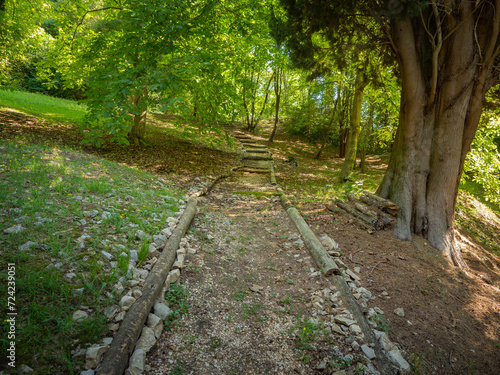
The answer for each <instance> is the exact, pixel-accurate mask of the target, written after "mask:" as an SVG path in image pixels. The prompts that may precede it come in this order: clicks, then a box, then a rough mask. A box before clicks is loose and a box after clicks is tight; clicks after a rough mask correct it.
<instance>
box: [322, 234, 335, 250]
mask: <svg viewBox="0 0 500 375" xmlns="http://www.w3.org/2000/svg"><path fill="white" fill-rule="evenodd" d="M320 241H321V243H322V244H323V246H324V247H325V248H326V249H327V250H337V249H338V248H339V244H338V243H337V242H335V241H334V240H332V239H331V238H330V237H329V236H328V235H327V234H324V235H322V236H321V237H320Z"/></svg>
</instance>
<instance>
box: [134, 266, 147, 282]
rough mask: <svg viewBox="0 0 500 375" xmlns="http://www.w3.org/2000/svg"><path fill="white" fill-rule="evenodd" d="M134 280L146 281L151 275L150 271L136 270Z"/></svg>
mask: <svg viewBox="0 0 500 375" xmlns="http://www.w3.org/2000/svg"><path fill="white" fill-rule="evenodd" d="M133 272H134V279H136V280H137V279H142V280H146V278H147V277H148V275H149V272H148V270H144V269H141V268H134V271H133Z"/></svg>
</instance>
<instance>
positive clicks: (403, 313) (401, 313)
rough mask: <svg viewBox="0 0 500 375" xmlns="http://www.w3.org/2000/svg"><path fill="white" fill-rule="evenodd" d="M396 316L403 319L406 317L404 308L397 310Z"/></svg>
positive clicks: (395, 311)
mask: <svg viewBox="0 0 500 375" xmlns="http://www.w3.org/2000/svg"><path fill="white" fill-rule="evenodd" d="M394 314H396V315H397V316H400V317H401V318H404V317H405V311H404V310H403V308H402V307H398V308H397V309H396V310H394Z"/></svg>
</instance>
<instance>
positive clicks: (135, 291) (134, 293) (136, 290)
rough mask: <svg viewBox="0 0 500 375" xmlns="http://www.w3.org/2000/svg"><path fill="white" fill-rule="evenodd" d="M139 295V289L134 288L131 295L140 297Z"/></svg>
mask: <svg viewBox="0 0 500 375" xmlns="http://www.w3.org/2000/svg"><path fill="white" fill-rule="evenodd" d="M141 296H142V292H141V291H140V290H139V289H134V290H133V291H132V297H134V298H135V299H138V298H141Z"/></svg>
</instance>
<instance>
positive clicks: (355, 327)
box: [349, 324, 362, 334]
mask: <svg viewBox="0 0 500 375" xmlns="http://www.w3.org/2000/svg"><path fill="white" fill-rule="evenodd" d="M349 331H351V332H352V333H355V334H359V333H361V332H362V331H361V328H360V326H358V325H357V324H353V325H351V326H349Z"/></svg>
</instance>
